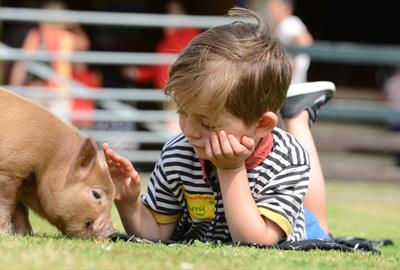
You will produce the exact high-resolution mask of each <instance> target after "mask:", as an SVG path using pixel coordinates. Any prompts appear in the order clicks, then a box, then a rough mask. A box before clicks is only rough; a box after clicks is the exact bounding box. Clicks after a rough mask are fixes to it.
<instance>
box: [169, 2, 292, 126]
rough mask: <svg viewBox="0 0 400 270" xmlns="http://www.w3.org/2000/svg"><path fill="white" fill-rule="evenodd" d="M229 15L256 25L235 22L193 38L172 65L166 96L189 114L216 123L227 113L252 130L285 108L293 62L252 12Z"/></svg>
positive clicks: (236, 10) (238, 12) (242, 11)
mask: <svg viewBox="0 0 400 270" xmlns="http://www.w3.org/2000/svg"><path fill="white" fill-rule="evenodd" d="M229 15H231V16H235V15H239V16H248V17H253V18H255V19H256V21H257V23H256V24H254V23H248V22H234V23H231V24H227V25H222V26H218V27H213V28H211V29H208V30H207V31H205V32H203V33H202V34H200V35H199V36H197V37H196V38H194V39H193V40H192V42H191V43H190V44H189V46H188V47H187V48H186V49H185V50H184V51H183V52H182V53H181V54H180V56H179V57H178V59H177V60H176V62H175V63H174V64H173V65H172V67H171V70H170V74H169V82H168V84H167V86H166V88H165V93H166V94H167V95H170V96H172V97H173V98H174V99H175V100H176V102H177V104H178V106H179V108H181V109H182V110H183V111H185V113H189V114H190V113H191V112H192V111H194V110H195V111H198V110H201V111H205V112H208V113H209V115H208V116H209V118H210V119H213V121H216V122H218V121H219V120H220V119H219V116H220V115H221V114H222V113H224V112H228V113H230V114H232V115H234V116H236V117H237V118H239V119H241V120H243V122H244V123H245V124H246V125H249V126H250V125H251V124H254V123H255V122H257V121H258V120H259V118H260V117H261V116H262V115H263V114H264V113H265V112H269V111H270V112H277V111H278V110H279V109H280V108H281V106H282V105H283V103H284V101H285V99H286V92H287V89H288V87H289V84H290V80H291V75H292V70H291V63H290V60H289V58H288V56H287V54H286V52H285V49H284V48H283V47H282V45H281V44H280V43H279V42H278V41H277V40H276V39H275V38H272V37H271V35H270V32H269V29H268V27H267V26H266V25H265V24H264V23H263V22H262V21H261V19H260V17H259V16H257V15H256V14H255V13H254V12H252V11H249V10H246V9H242V8H233V9H231V10H230V12H229Z"/></svg>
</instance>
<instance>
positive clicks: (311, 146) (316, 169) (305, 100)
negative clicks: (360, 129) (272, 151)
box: [281, 82, 335, 232]
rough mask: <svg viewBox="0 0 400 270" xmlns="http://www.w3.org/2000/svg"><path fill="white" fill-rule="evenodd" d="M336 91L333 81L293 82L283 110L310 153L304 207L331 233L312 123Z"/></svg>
mask: <svg viewBox="0 0 400 270" xmlns="http://www.w3.org/2000/svg"><path fill="white" fill-rule="evenodd" d="M334 92H335V85H334V84H333V83H331V82H313V83H300V84H294V85H292V86H291V87H290V88H289V91H288V98H287V101H286V103H285V105H284V106H283V108H282V109H281V116H282V118H283V120H284V124H285V127H286V130H287V131H288V132H289V133H290V134H292V135H293V136H294V137H295V138H296V139H297V140H299V141H300V142H301V143H302V144H303V145H304V147H306V149H307V151H308V153H309V156H310V163H311V171H310V182H309V188H308V192H307V194H306V197H305V199H304V207H305V208H307V209H308V210H309V211H311V213H312V214H313V215H314V216H315V217H316V218H317V220H318V221H319V223H320V225H321V228H322V229H323V230H324V231H325V232H328V223H327V214H326V192H325V179H324V175H323V172H322V167H321V163H320V160H319V156H318V151H317V147H316V145H315V142H314V138H313V136H312V133H311V130H310V126H311V125H312V124H313V123H314V122H315V120H316V117H317V114H318V110H319V108H320V107H321V106H322V105H323V104H325V103H326V102H327V101H328V100H329V99H330V98H331V97H332V96H333V94H334Z"/></svg>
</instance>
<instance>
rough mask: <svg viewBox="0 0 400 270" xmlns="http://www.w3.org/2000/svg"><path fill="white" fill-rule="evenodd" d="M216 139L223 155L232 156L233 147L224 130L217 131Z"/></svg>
mask: <svg viewBox="0 0 400 270" xmlns="http://www.w3.org/2000/svg"><path fill="white" fill-rule="evenodd" d="M218 139H219V143H220V146H221V150H222V153H223V154H224V155H225V156H232V155H233V149H232V146H231V144H230V142H229V140H228V138H227V136H226V132H225V131H223V130H220V131H218Z"/></svg>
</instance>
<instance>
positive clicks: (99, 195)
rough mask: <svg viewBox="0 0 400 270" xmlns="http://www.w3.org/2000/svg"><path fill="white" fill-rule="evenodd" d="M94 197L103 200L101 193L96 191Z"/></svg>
mask: <svg viewBox="0 0 400 270" xmlns="http://www.w3.org/2000/svg"><path fill="white" fill-rule="evenodd" d="M92 196H93V198H95V199H96V200H99V199H101V194H100V193H99V192H97V191H96V190H92Z"/></svg>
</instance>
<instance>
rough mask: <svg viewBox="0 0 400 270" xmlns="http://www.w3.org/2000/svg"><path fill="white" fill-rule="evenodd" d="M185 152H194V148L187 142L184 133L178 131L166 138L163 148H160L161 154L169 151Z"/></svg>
mask: <svg viewBox="0 0 400 270" xmlns="http://www.w3.org/2000/svg"><path fill="white" fill-rule="evenodd" d="M177 151H178V152H179V151H181V152H186V153H188V154H194V153H195V152H194V149H193V146H192V145H191V144H190V143H189V141H188V140H187V139H186V137H185V135H183V133H180V134H178V135H176V136H175V137H173V138H171V139H170V140H168V141H167V142H166V143H165V144H164V146H163V148H162V151H161V152H162V154H168V153H171V152H177Z"/></svg>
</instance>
